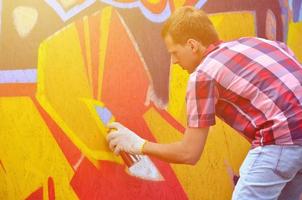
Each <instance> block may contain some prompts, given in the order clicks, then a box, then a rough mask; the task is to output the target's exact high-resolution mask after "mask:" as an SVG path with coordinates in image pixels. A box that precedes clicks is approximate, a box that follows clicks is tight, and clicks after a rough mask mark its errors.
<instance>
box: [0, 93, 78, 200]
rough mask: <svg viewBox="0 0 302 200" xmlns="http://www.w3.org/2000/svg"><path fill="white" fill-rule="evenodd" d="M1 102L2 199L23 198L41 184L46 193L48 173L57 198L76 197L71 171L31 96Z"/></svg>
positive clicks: (7, 98) (0, 174) (4, 99)
mask: <svg viewBox="0 0 302 200" xmlns="http://www.w3.org/2000/svg"><path fill="white" fill-rule="evenodd" d="M0 105H1V112H0V118H1V126H0V132H1V134H0V146H1V150H0V158H1V162H2V163H3V166H4V168H5V171H4V170H3V169H1V167H0V179H4V181H1V188H5V190H6V192H5V193H3V191H2V190H1V189H0V192H1V193H0V196H1V199H25V198H26V197H28V196H29V195H30V194H31V193H33V192H35V191H36V190H37V189H39V188H40V187H43V190H44V191H45V192H44V193H46V194H47V193H48V191H47V190H48V186H47V180H48V177H52V178H53V180H54V185H55V194H56V199H78V198H77V196H76V194H75V192H74V191H73V189H72V187H71V186H70V181H71V179H72V176H73V175H74V172H73V170H72V168H71V167H70V165H69V163H68V162H67V160H66V159H65V157H64V155H63V153H62V151H61V149H60V147H59V146H58V145H57V143H56V141H55V139H54V138H53V137H52V134H51V133H50V132H49V129H48V128H47V126H46V124H45V123H44V121H43V120H42V119H41V117H40V114H39V113H38V111H37V110H36V108H35V106H34V105H33V103H32V102H31V100H30V98H27V97H6V98H5V97H3V98H0ZM2 184H4V185H2ZM2 195H3V196H2ZM44 195H45V194H44ZM2 197H5V198H2ZM46 199H48V198H46Z"/></svg>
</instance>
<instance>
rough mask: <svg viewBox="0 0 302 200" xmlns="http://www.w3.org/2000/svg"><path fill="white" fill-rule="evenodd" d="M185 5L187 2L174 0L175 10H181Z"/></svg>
mask: <svg viewBox="0 0 302 200" xmlns="http://www.w3.org/2000/svg"><path fill="white" fill-rule="evenodd" d="M185 3H186V0H174V6H175V9H177V8H180V7H181V6H184V5H185Z"/></svg>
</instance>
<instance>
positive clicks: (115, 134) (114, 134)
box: [106, 131, 122, 141]
mask: <svg viewBox="0 0 302 200" xmlns="http://www.w3.org/2000/svg"><path fill="white" fill-rule="evenodd" d="M120 135H122V133H121V132H120V131H111V132H110V133H109V134H108V135H107V137H106V139H107V141H111V140H113V139H114V138H117V137H119V136H120Z"/></svg>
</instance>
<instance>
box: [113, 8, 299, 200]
mask: <svg viewBox="0 0 302 200" xmlns="http://www.w3.org/2000/svg"><path fill="white" fill-rule="evenodd" d="M162 36H163V38H164V40H165V43H166V46H167V49H168V51H169V53H170V54H171V60H172V62H173V63H174V64H179V65H180V66H182V67H183V68H184V69H186V70H188V71H189V72H190V78H189V82H188V88H187V96H186V103H187V119H188V124H187V128H186V131H185V134H184V137H183V139H182V140H181V141H179V142H176V143H172V144H158V143H153V142H149V141H146V140H144V139H142V138H141V137H139V136H138V135H136V134H135V133H133V132H132V131H131V130H129V129H127V128H126V127H124V126H123V125H121V124H119V123H113V124H111V125H110V127H111V128H113V129H115V130H113V131H112V132H111V133H110V134H109V135H108V141H109V146H110V148H111V149H112V150H113V151H114V152H115V153H116V154H118V153H119V152H120V151H126V152H129V153H133V154H142V153H144V154H147V155H152V156H155V157H157V158H159V159H162V160H165V161H167V162H173V163H185V164H195V163H196V162H197V161H198V160H199V158H200V156H201V154H202V151H203V148H204V145H205V142H206V139H207V134H208V130H209V127H210V126H212V125H214V124H215V115H216V116H218V117H219V118H221V119H222V120H224V121H225V122H226V123H227V124H229V125H230V126H232V127H233V128H234V129H236V130H237V131H239V132H241V133H243V134H244V135H245V137H246V138H247V139H248V140H250V141H251V143H252V148H251V150H250V151H249V153H248V155H247V157H246V159H245V161H244V162H243V164H242V166H241V168H240V179H239V181H238V183H237V185H236V187H235V190H234V193H233V197H232V199H236V200H245V199H252V200H255V199H257V200H260V199H263V200H267V199H291V200H298V199H299V196H300V194H301V193H302V105H301V102H302V67H301V65H300V64H299V62H298V61H297V60H296V59H295V58H294V55H293V53H292V51H291V50H290V49H288V48H287V46H286V45H285V44H283V43H279V42H274V41H269V40H265V39H260V38H241V39H239V40H235V41H231V42H226V43H222V42H220V41H219V38H218V36H217V33H216V31H215V29H214V27H213V25H212V23H211V21H210V20H209V19H208V17H207V15H206V14H205V13H204V12H202V11H200V10H196V9H195V8H193V7H182V8H180V9H178V10H176V11H175V12H174V13H173V14H172V15H171V17H170V18H169V19H168V21H167V22H166V23H165V25H164V27H163V30H162Z"/></svg>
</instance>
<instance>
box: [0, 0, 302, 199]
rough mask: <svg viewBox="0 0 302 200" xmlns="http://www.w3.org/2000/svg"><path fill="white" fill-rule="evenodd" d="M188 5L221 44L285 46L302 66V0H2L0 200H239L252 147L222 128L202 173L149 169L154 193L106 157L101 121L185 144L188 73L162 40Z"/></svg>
mask: <svg viewBox="0 0 302 200" xmlns="http://www.w3.org/2000/svg"><path fill="white" fill-rule="evenodd" d="M182 5H193V6H195V7H197V8H201V9H204V10H205V11H207V12H208V13H209V14H210V18H211V20H212V21H213V23H214V25H215V27H216V28H217V30H218V32H219V35H220V37H221V38H222V39H223V40H232V39H236V38H238V37H242V36H259V37H264V38H268V39H272V40H279V41H284V42H286V43H287V44H288V45H289V46H290V47H291V49H292V50H293V51H294V52H295V54H296V56H297V58H298V60H299V61H300V62H301V61H302V45H301V44H302V37H301V34H302V22H301V20H302V1H299V0H288V1H287V0H225V1H221V0H220V1H218V0H208V1H207V0H199V1H197V0H174V1H173V0H171V1H159V0H144V1H133V0H127V1H124V0H116V1H114V0H112V1H109V0H99V1H98V0H43V1H29V0H15V1H10V0H0V119H1V120H0V199H8V200H11V199H32V200H37V199H87V200H91V199H196V200H197V199H205V200H216V199H217V200H223V199H226V200H227V199H230V197H231V194H232V190H233V187H234V182H236V181H235V180H236V178H237V175H238V170H239V167H240V164H241V162H242V160H243V159H244V157H245V155H246V153H247V151H248V149H249V147H250V145H249V142H248V141H247V140H245V139H244V138H243V137H242V136H240V134H239V133H236V132H235V131H233V130H232V129H231V128H230V127H228V126H227V125H226V124H224V123H223V122H222V121H220V120H219V119H217V124H216V125H215V126H214V127H212V128H211V132H210V134H209V138H208V141H207V144H206V147H205V150H204V153H203V155H202V157H201V159H200V161H199V162H198V163H197V165H196V166H185V165H174V164H171V165H170V164H167V163H164V162H161V161H159V160H157V159H154V158H152V161H153V162H154V164H155V165H156V166H157V168H158V169H159V171H160V172H161V173H162V175H163V176H164V181H162V182H151V181H146V180H141V179H138V178H136V177H133V176H130V175H129V174H128V173H127V171H126V166H125V164H124V163H123V161H122V159H121V158H120V157H117V156H114V155H113V154H112V153H111V152H110V151H109V149H108V146H107V143H106V141H105V137H106V131H105V125H104V124H103V123H102V121H101V120H100V118H99V115H100V112H101V111H102V110H104V109H106V110H110V111H111V113H112V114H113V115H114V117H115V120H117V121H120V122H121V123H123V124H124V125H126V126H127V127H129V128H130V129H132V130H134V131H135V132H137V133H138V134H139V135H141V136H142V137H145V138H146V139H148V140H151V141H157V142H161V143H167V142H172V141H176V140H177V139H179V138H180V137H181V136H182V134H183V131H184V127H185V126H186V116H185V90H186V81H187V79H188V74H187V73H186V72H185V71H183V70H182V69H181V68H180V67H179V66H177V65H171V66H170V58H169V55H168V54H167V52H166V50H165V46H164V43H163V41H162V39H161V38H160V28H161V25H162V23H163V22H164V21H165V20H166V19H167V17H168V16H169V15H170V14H171V12H173V10H174V9H175V8H177V7H179V6H182Z"/></svg>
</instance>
